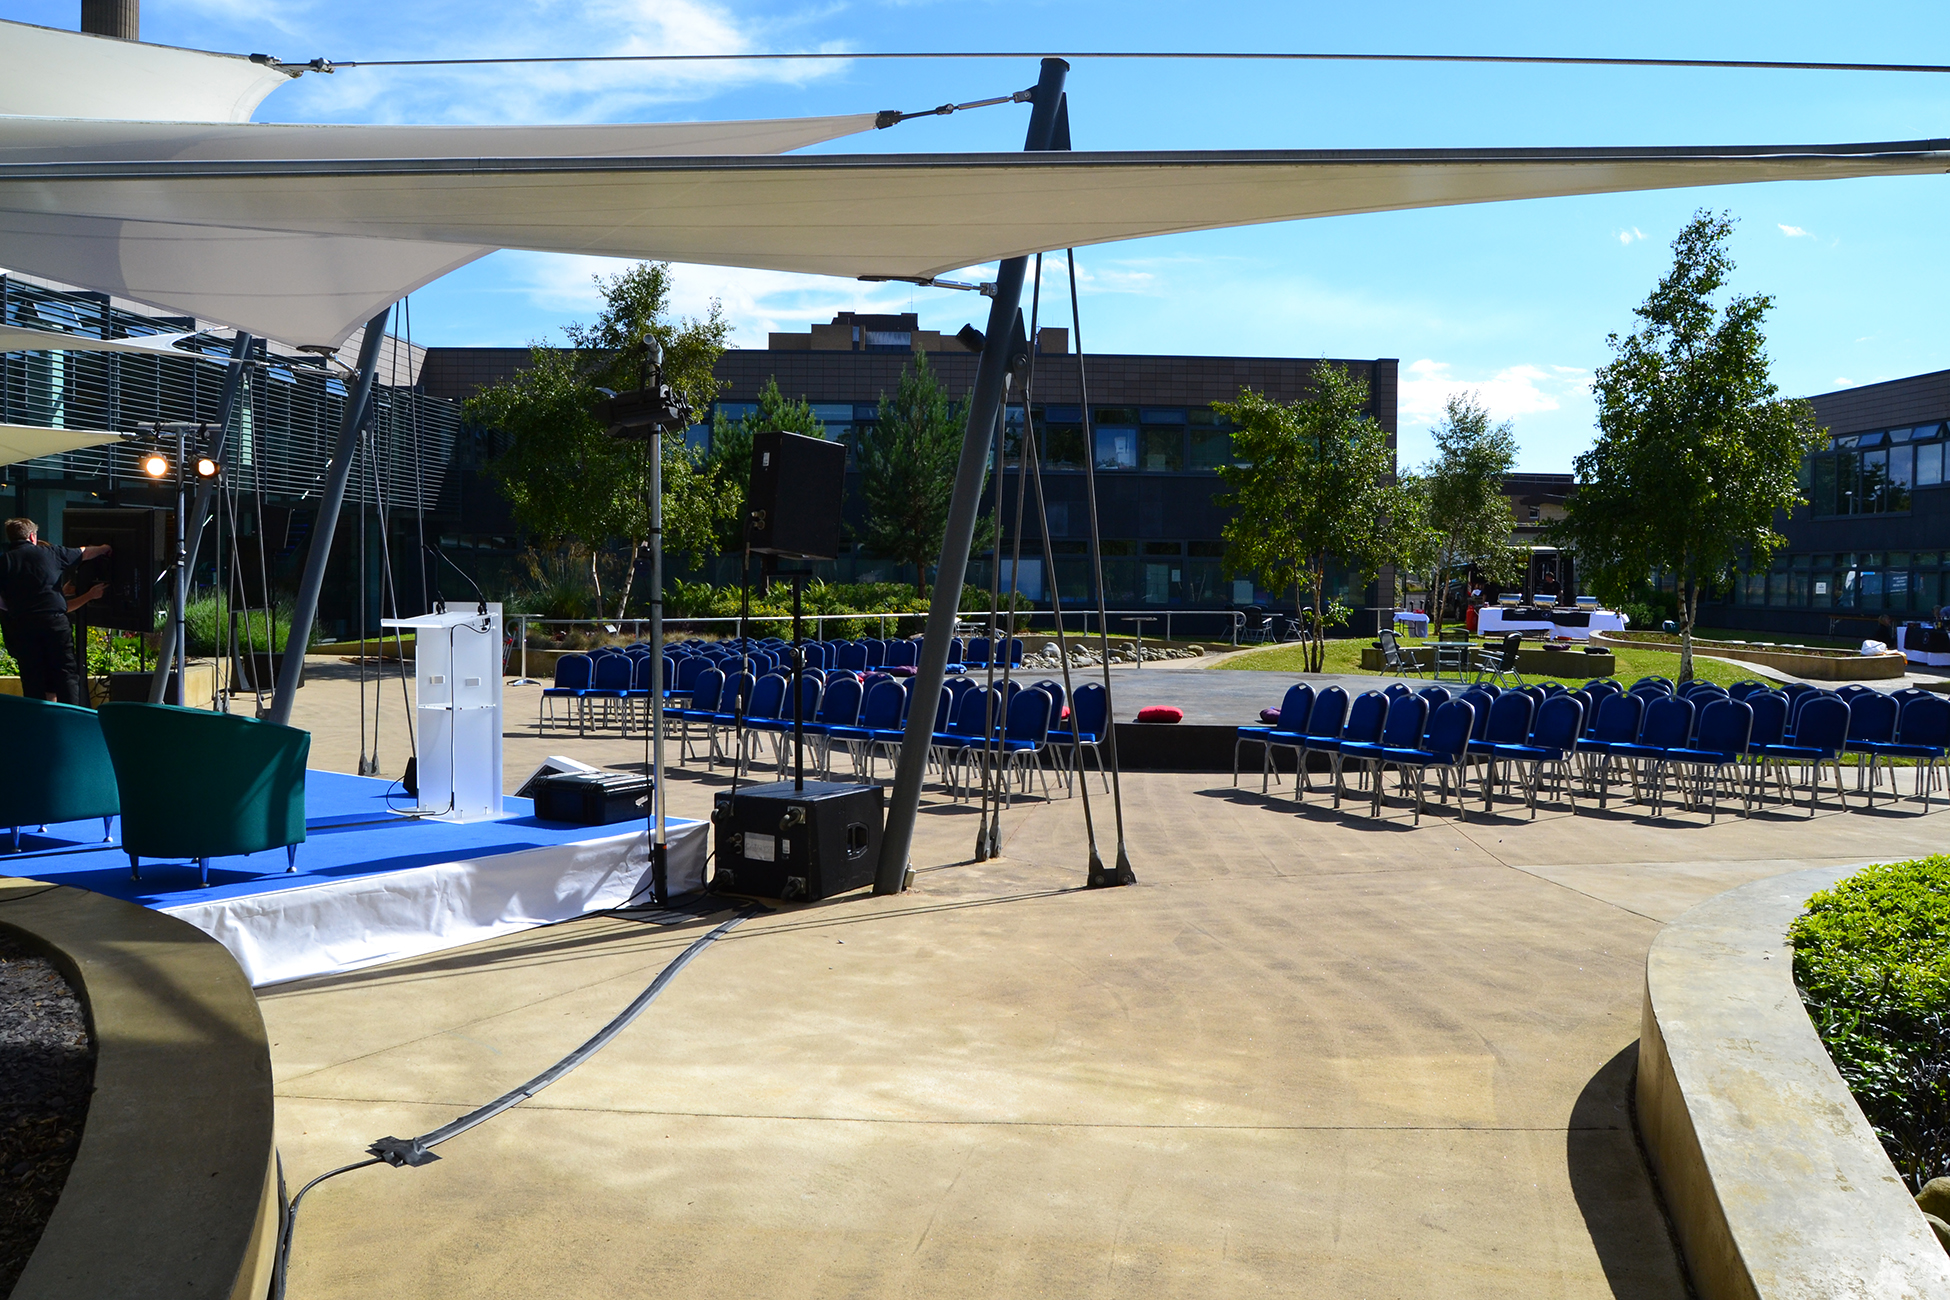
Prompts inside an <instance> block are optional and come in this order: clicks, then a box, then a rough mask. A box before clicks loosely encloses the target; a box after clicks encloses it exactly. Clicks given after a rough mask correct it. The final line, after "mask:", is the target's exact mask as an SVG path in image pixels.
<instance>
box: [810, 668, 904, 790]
mask: <svg viewBox="0 0 1950 1300" xmlns="http://www.w3.org/2000/svg"><path fill="white" fill-rule="evenodd" d="M862 689H864V690H865V691H866V694H865V696H864V697H863V700H862V703H861V705H860V716H859V721H858V722H856V723H853V724H851V725H849V724H845V723H836V724H834V725H833V726H830V727H828V728H827V729H826V749H827V761H826V768H827V771H829V772H830V771H831V770H832V766H833V764H832V747H833V746H834V745H844V746H845V747H846V752H847V754H848V755H849V756H850V757H851V758H852V759H853V772H854V775H855V776H862V777H864V778H865V779H866V780H869V781H871V780H873V756H874V751H875V749H876V738H877V737H878V736H880V735H882V734H884V733H886V732H890V731H891V732H895V733H898V732H899V731H900V725H901V714H902V713H904V712H905V711H906V708H907V688H906V687H905V686H903V685H901V684H900V683H899V682H897V681H895V680H894V679H893V678H891V677H885V678H882V679H881V680H880V681H877V682H875V683H874V684H873V685H872V686H864V685H863V687H862ZM856 746H857V748H856Z"/></svg>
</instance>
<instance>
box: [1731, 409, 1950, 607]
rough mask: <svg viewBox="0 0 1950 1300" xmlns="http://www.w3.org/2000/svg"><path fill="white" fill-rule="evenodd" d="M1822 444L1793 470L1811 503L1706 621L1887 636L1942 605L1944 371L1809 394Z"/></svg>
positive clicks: (1948, 519) (1949, 501) (1949, 580)
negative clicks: (1768, 557) (1768, 558)
mask: <svg viewBox="0 0 1950 1300" xmlns="http://www.w3.org/2000/svg"><path fill="white" fill-rule="evenodd" d="M1810 400H1811V401H1812V402H1813V403H1814V407H1815V413H1816V418H1817V419H1818V420H1819V421H1820V423H1821V424H1822V425H1823V426H1824V427H1825V428H1826V429H1827V430H1828V434H1829V437H1828V441H1827V444H1826V445H1825V446H1824V447H1823V448H1822V449H1821V450H1820V451H1818V452H1816V453H1814V454H1813V455H1811V456H1809V457H1808V458H1807V460H1806V461H1804V462H1803V464H1802V468H1801V486H1802V490H1803V493H1804V494H1805V495H1806V497H1807V498H1808V502H1809V504H1807V505H1805V506H1803V507H1801V508H1800V509H1798V510H1796V511H1794V512H1793V514H1792V515H1790V516H1786V517H1783V518H1781V519H1779V520H1777V521H1776V524H1775V527H1776V529H1777V530H1778V531H1779V532H1780V533H1781V534H1782V535H1783V536H1784V537H1786V538H1787V545H1786V546H1784V547H1782V548H1780V549H1779V550H1777V551H1776V552H1775V554H1774V557H1773V560H1772V562H1771V563H1770V564H1768V565H1767V566H1765V567H1764V568H1755V567H1749V568H1748V569H1747V570H1746V571H1744V572H1743V573H1741V574H1740V576H1739V578H1738V580H1737V581H1736V583H1735V584H1734V587H1733V589H1732V590H1730V591H1728V592H1726V593H1725V600H1724V603H1723V604H1722V605H1721V606H1720V607H1719V608H1717V609H1715V610H1714V611H1713V614H1714V618H1713V622H1715V623H1718V624H1721V625H1723V626H1727V627H1734V628H1751V629H1754V630H1764V631H1772V632H1786V633H1798V634H1802V635H1806V634H1815V635H1830V636H1840V637H1847V638H1851V639H1853V638H1857V637H1878V639H1883V640H1890V641H1891V643H1892V644H1893V639H1892V638H1891V637H1889V636H1887V635H1884V634H1887V633H1890V632H1891V631H1892V629H1893V628H1894V627H1895V626H1896V625H1899V624H1902V623H1906V622H1910V621H1913V620H1917V621H1922V620H1928V619H1930V618H1931V617H1932V616H1934V615H1935V614H1936V613H1937V611H1938V610H1939V609H1940V608H1941V607H1942V606H1943V605H1944V604H1945V603H1946V602H1950V569H1946V567H1945V562H1946V561H1947V560H1950V485H1947V484H1946V482H1945V470H1946V468H1950V466H1946V464H1945V461H1946V459H1950V371H1937V372H1935V373H1933V374H1926V375H1915V376H1911V377H1910V378H1907V379H1896V380H1890V381H1888V382H1886V383H1879V384H1866V385H1863V386H1862V387H1859V388H1847V389H1842V390H1841V391H1839V392H1834V393H1824V394H1822V395H1821V396H1819V397H1814V398H1811V399H1810Z"/></svg>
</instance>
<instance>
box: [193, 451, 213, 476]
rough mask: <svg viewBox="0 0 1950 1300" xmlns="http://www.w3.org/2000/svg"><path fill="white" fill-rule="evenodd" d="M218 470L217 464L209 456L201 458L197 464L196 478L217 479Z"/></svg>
mask: <svg viewBox="0 0 1950 1300" xmlns="http://www.w3.org/2000/svg"><path fill="white" fill-rule="evenodd" d="M218 468H219V466H218V465H217V462H215V461H214V460H211V459H210V458H209V457H208V456H202V457H199V458H198V459H197V462H196V476H197V477H198V478H215V477H216V476H217V470H218Z"/></svg>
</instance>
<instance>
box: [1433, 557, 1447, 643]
mask: <svg viewBox="0 0 1950 1300" xmlns="http://www.w3.org/2000/svg"><path fill="white" fill-rule="evenodd" d="M1448 575H1449V552H1448V551H1446V550H1445V551H1443V552H1442V554H1441V555H1440V556H1439V557H1437V559H1436V566H1435V572H1434V573H1432V574H1430V575H1429V631H1430V632H1431V633H1432V634H1433V635H1434V637H1435V639H1436V640H1438V641H1440V640H1441V639H1442V598H1443V597H1444V596H1446V595H1448V594H1449V584H1448V582H1447V581H1445V579H1446V578H1447V577H1448Z"/></svg>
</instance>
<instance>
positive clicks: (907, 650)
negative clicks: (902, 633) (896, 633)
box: [881, 641, 921, 668]
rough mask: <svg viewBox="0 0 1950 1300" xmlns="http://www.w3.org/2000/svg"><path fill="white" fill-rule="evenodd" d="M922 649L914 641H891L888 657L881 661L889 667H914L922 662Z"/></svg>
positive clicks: (888, 646) (888, 647)
mask: <svg viewBox="0 0 1950 1300" xmlns="http://www.w3.org/2000/svg"><path fill="white" fill-rule="evenodd" d="M920 649H921V647H920V646H918V645H916V644H915V643H914V642H912V641H889V642H888V643H887V657H886V659H884V660H882V661H881V662H882V664H883V665H884V666H885V667H888V668H912V667H914V666H915V665H916V664H918V663H920V662H921V656H920Z"/></svg>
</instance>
